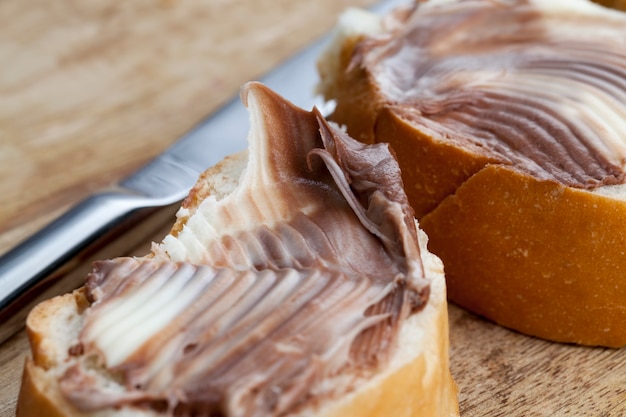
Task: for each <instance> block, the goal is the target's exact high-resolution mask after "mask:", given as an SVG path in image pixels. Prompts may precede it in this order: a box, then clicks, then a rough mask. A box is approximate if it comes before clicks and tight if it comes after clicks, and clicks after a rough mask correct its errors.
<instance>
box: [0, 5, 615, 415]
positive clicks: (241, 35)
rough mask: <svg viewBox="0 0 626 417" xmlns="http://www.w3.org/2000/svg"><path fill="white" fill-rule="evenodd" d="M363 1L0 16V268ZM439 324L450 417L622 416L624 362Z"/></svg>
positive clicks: (19, 359) (17, 362) (3, 12)
mask: <svg viewBox="0 0 626 417" xmlns="http://www.w3.org/2000/svg"><path fill="white" fill-rule="evenodd" d="M370 1H371V0H342V1H338V0H317V1H315V2H311V1H306V0H196V1H191V0H135V1H129V2H121V1H111V0H109V1H101V0H92V1H89V2H79V1H70V0H59V1H55V2H51V1H47V0H23V1H9V0H5V1H2V2H0V63H1V65H0V253H2V252H5V251H6V250H8V249H9V248H10V247H11V246H12V245H13V244H14V243H15V242H17V241H19V240H20V239H22V238H24V237H26V236H27V235H29V234H31V233H32V232H33V231H35V230H37V229H38V228H40V227H41V226H42V225H44V224H45V223H47V222H49V221H50V220H51V219H52V218H54V217H55V216H57V215H58V214H59V213H61V212H62V211H63V210H65V209H66V208H67V207H69V206H71V205H72V204H74V203H76V202H77V201H79V200H81V199H82V198H84V197H85V196H87V195H88V194H89V193H91V192H93V191H95V190H97V189H99V188H102V187H105V186H107V185H110V184H113V183H115V182H116V180H118V179H119V178H121V177H123V176H124V175H126V174H128V173H130V172H132V171H133V170H134V169H135V168H136V167H138V166H140V165H141V164H142V163H144V162H145V161H147V160H149V159H150V158H152V157H153V156H155V155H157V154H158V153H160V152H161V151H162V150H163V149H164V148H165V147H166V146H167V145H168V144H170V143H171V142H172V141H173V140H174V139H175V138H176V137H178V136H179V135H180V134H182V133H183V132H185V131H186V130H187V129H189V128H190V127H191V126H193V125H194V124H195V123H196V122H197V121H199V120H200V119H201V118H202V117H203V116H204V115H206V114H209V113H210V112H212V111H213V110H215V109H216V108H217V107H218V105H219V104H220V103H222V102H224V101H225V100H227V99H228V98H230V97H231V96H232V95H233V94H234V93H236V92H237V91H238V88H239V86H240V85H241V84H242V83H244V82H245V81H247V80H250V79H254V78H256V77H258V76H259V75H260V74H262V73H263V72H265V71H266V70H268V69H270V68H271V67H273V66H274V65H276V64H277V63H278V62H279V61H280V60H282V59H283V58H285V57H287V56H288V55H290V54H291V53H293V52H294V51H296V50H297V49H298V48H300V47H301V46H303V45H304V44H306V43H307V42H308V41H310V40H312V39H314V38H315V37H317V36H318V35H320V34H321V33H323V32H325V31H327V30H328V29H330V28H331V27H332V26H333V25H334V23H335V19H336V15H337V13H339V11H341V10H343V9H344V8H345V7H347V6H349V5H360V6H362V5H366V4H368V3H370ZM137 250H138V251H139V252H141V250H145V249H141V248H140V249H137ZM449 312H450V342H451V362H452V364H451V366H452V373H453V375H454V377H455V379H456V381H457V384H458V387H459V400H460V408H461V415H463V416H557V415H562V416H566V415H567V416H571V415H577V416H580V415H584V416H622V415H626V350H625V349H621V350H611V349H601V348H586V347H577V346H566V345H560V344H553V343H548V342H544V341H541V340H537V339H534V338H530V337H526V336H523V335H519V334H516V333H514V332H511V331H508V330H505V329H502V328H500V327H498V326H495V325H493V324H491V323H488V322H485V321H483V320H481V319H480V318H477V317H475V316H473V315H471V314H469V313H467V312H465V311H463V310H461V309H459V308H457V307H455V306H450V309H449ZM27 354H28V349H27V342H26V337H25V335H24V333H23V332H22V333H20V334H18V335H16V336H15V337H14V338H12V339H11V340H9V341H8V342H7V343H5V344H3V345H2V346H0V417H6V416H12V415H14V412H15V401H16V399H17V393H18V390H19V383H20V375H21V369H22V364H23V361H24V358H25V357H26V355H27Z"/></svg>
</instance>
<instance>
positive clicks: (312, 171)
mask: <svg viewBox="0 0 626 417" xmlns="http://www.w3.org/2000/svg"><path fill="white" fill-rule="evenodd" d="M242 98H243V101H244V103H246V105H247V106H248V107H249V110H250V114H251V120H252V127H251V135H250V149H249V151H248V152H244V153H241V154H238V155H234V156H232V157H229V158H226V159H225V160H224V161H222V162H221V163H220V164H218V165H217V166H215V167H213V168H211V169H209V170H207V171H206V172H205V173H204V174H203V175H202V176H201V177H200V178H199V180H198V183H197V184H196V186H195V187H194V189H193V190H192V191H191V193H190V194H189V197H188V198H187V199H186V200H185V201H184V202H183V205H182V207H181V209H180V211H179V213H178V215H177V216H178V219H177V222H176V224H175V225H174V226H173V228H172V231H171V233H170V234H169V235H168V236H167V237H166V238H165V239H164V240H163V242H161V243H159V244H154V245H153V251H152V253H150V254H149V255H147V256H146V257H143V258H119V259H114V260H109V261H102V262H98V263H97V264H96V265H95V268H94V272H93V273H92V274H91V275H90V276H89V278H88V281H87V284H86V286H85V287H84V288H81V289H79V290H77V291H75V292H74V293H72V294H66V295H63V296H60V297H56V298H54V299H51V300H49V301H46V302H44V303H42V304H40V305H39V306H37V307H36V308H35V309H34V310H33V311H32V312H31V314H30V315H29V317H28V321H27V332H28V335H29V339H30V343H31V350H32V358H29V359H28V360H27V361H26V365H25V368H24V377H23V381H22V387H21V392H20V397H19V400H18V413H17V414H18V416H94V417H95V416H116V417H117V416H159V415H176V416H179V415H180V416H191V415H194V416H207V417H217V416H319V417H322V416H324V417H330V416H372V417H374V416H386V415H389V416H392V415H393V416H407V417H409V416H411V417H418V416H456V415H458V402H457V398H456V386H455V384H454V381H453V380H452V377H451V375H450V371H449V366H448V322H447V305H446V289H445V278H444V275H443V266H442V264H441V261H440V260H439V259H438V258H437V257H436V256H434V255H432V254H431V253H429V252H428V250H427V249H426V242H427V238H426V235H425V234H424V233H423V232H422V231H421V230H419V228H418V226H417V224H416V223H415V221H414V219H413V214H412V212H411V209H410V206H409V205H408V203H407V201H406V196H405V195H404V192H403V191H402V184H401V182H400V176H399V169H398V167H397V164H396V163H395V160H394V159H393V157H392V155H391V154H390V153H389V150H388V148H387V147H386V146H382V147H381V146H363V145H361V144H359V143H358V142H356V141H353V140H352V139H350V138H349V137H347V135H346V134H345V133H343V132H342V131H340V130H338V129H337V128H335V127H333V126H331V125H329V124H328V123H327V122H326V121H325V120H324V119H323V118H322V117H321V115H320V114H319V113H318V112H317V111H315V110H314V111H313V112H306V111H304V110H301V109H297V108H295V107H294V106H293V105H291V104H290V103H288V102H286V101H285V100H284V99H282V98H281V97H279V96H277V95H276V94H275V93H273V92H271V91H270V90H268V89H267V88H266V87H264V86H263V85H261V84H258V83H251V84H248V85H246V86H245V87H244V88H243V90H242Z"/></svg>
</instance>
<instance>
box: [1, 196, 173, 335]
mask: <svg viewBox="0 0 626 417" xmlns="http://www.w3.org/2000/svg"><path fill="white" fill-rule="evenodd" d="M177 205H178V204H167V206H166V207H160V204H159V202H158V201H154V199H150V198H146V197H142V196H140V195H136V194H129V193H126V192H124V191H123V190H121V191H109V192H103V193H100V194H95V195H93V196H91V197H89V198H87V199H86V200H84V201H83V202H81V203H80V204H78V205H77V206H75V207H74V208H72V209H71V210H70V211H68V212H66V213H65V214H63V215H62V216H61V217H59V218H57V219H56V220H54V221H53V222H52V223H50V224H49V225H48V226H46V227H45V228H43V229H42V230H40V231H39V232H38V233H36V234H34V235H33V236H31V237H30V238H28V239H26V240H25V241H24V242H22V243H21V244H19V245H18V246H16V247H15V248H13V249H12V250H10V251H9V252H7V253H6V254H5V255H3V256H2V257H1V258H0V343H2V342H4V341H5V340H6V339H8V338H9V337H11V336H12V335H13V334H14V333H16V332H17V331H19V330H20V329H21V328H22V327H23V325H24V319H25V318H26V316H27V314H28V312H29V311H30V309H31V308H32V307H33V306H34V305H36V304H37V303H38V302H40V301H42V300H44V299H46V298H50V297H52V296H54V295H58V294H62V293H65V292H69V291H72V290H73V289H75V288H77V287H79V286H81V285H82V284H83V282H84V278H85V275H86V273H87V272H88V271H89V270H90V268H91V266H90V265H89V263H90V262H87V264H88V265H85V268H78V269H76V266H78V265H81V264H84V263H85V262H86V261H89V260H92V259H95V257H96V256H98V257H99V256H103V257H107V254H108V253H110V254H112V256H115V255H119V254H120V253H124V251H128V250H130V249H132V248H133V247H134V246H137V245H138V244H140V242H142V239H145V234H146V232H153V231H154V227H156V225H155V224H154V223H158V222H159V221H160V220H162V222H161V223H162V224H165V222H168V223H170V224H171V217H172V215H173V213H174V210H175V207H176V206H177ZM167 208H169V210H167ZM164 211H165V212H167V214H164V213H163V212H164ZM157 212H158V214H159V215H158V216H156V218H155V214H157ZM165 216H167V219H163V217H165ZM151 218H153V219H152V220H153V221H148V220H149V219H151ZM141 219H144V220H143V223H146V222H147V223H148V225H144V229H145V230H144V231H143V232H141V233H136V231H135V229H134V224H136V223H137V222H140V221H142V220H141ZM159 219H160V220H159ZM131 226H133V233H129V234H127V235H126V236H125V234H124V232H125V231H127V230H128V229H129V228H130V227H131ZM130 235H132V236H130ZM133 245H134V246H133ZM113 248H115V250H113ZM70 271H71V273H70Z"/></svg>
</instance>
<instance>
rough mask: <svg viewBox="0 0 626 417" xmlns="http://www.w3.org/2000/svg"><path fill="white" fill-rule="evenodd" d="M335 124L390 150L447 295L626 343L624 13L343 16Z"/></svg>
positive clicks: (442, 9)
mask: <svg viewBox="0 0 626 417" xmlns="http://www.w3.org/2000/svg"><path fill="white" fill-rule="evenodd" d="M337 33H338V35H337V37H336V40H335V42H333V43H332V45H331V47H329V49H328V51H327V52H326V53H325V54H324V55H322V57H321V58H320V62H319V69H320V74H321V78H322V80H321V83H320V90H321V91H322V92H323V94H324V95H325V97H326V98H327V99H328V100H334V101H335V102H336V110H335V111H334V113H333V115H332V116H331V119H332V120H334V121H336V122H337V123H339V124H342V125H345V126H346V127H347V131H348V133H349V134H350V135H352V136H353V137H355V138H356V139H358V140H360V141H362V142H365V143H380V142H386V143H390V144H391V146H392V148H393V149H394V150H395V151H396V153H397V155H398V163H399V164H400V167H401V169H402V177H403V180H404V184H405V187H406V191H407V195H408V197H409V201H410V202H411V204H412V206H413V208H414V209H415V211H416V216H417V218H418V219H419V221H420V225H421V227H423V229H424V230H425V232H426V233H427V234H428V236H429V239H430V243H429V248H430V249H431V250H432V251H433V252H434V253H435V254H436V255H438V256H439V257H440V258H441V259H442V261H443V263H444V265H445V268H446V279H447V284H448V295H449V299H450V300H451V301H453V302H454V303H456V304H458V305H460V306H463V307H465V308H467V309H469V310H471V311H473V312H475V313H477V314H479V315H482V316H484V317H487V318H489V319H491V320H493V321H495V322H497V323H500V324H501V325H504V326H506V327H509V328H512V329H515V330H518V331H520V332H523V333H526V334H529V335H534V336H539V337H541V338H545V339H549V340H553V341H560V342H571V343H578V344H586V345H603V346H611V347H620V346H624V345H626V326H624V323H626V308H624V307H625V306H626V279H625V276H626V245H625V242H626V226H625V225H626V201H625V200H626V188H625V185H624V180H625V174H624V165H625V161H626V41H625V39H626V14H624V13H622V12H618V11H615V10H610V9H606V8H603V7H601V6H598V5H595V4H593V3H591V2H588V1H586V0H575V1H569V0H568V1H564V0H530V1H520V0H514V1H506V2H505V1H502V2H499V1H488V0H475V1H429V2H425V3H421V4H419V5H416V6H414V7H412V8H410V7H409V8H404V9H398V10H396V11H394V12H393V13H391V14H390V15H388V16H386V17H385V18H384V19H382V20H378V19H376V18H374V17H372V16H368V15H367V14H366V12H361V11H352V12H350V13H347V14H346V15H344V16H343V17H342V19H341V22H340V24H339V28H338V30H337Z"/></svg>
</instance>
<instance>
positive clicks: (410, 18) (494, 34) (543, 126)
mask: <svg viewBox="0 0 626 417" xmlns="http://www.w3.org/2000/svg"><path fill="white" fill-rule="evenodd" d="M394 19H396V21H394V22H392V23H391V24H390V27H392V30H390V31H388V32H385V33H384V34H383V35H382V36H378V37H376V36H374V37H372V38H369V39H367V40H365V41H363V42H362V43H361V45H360V46H359V49H358V53H357V54H356V55H355V57H354V58H353V62H352V64H351V66H352V68H361V69H363V70H364V71H366V72H368V73H369V76H370V77H371V78H372V83H374V84H375V85H377V86H378V87H379V91H380V94H381V95H383V96H384V101H385V102H386V104H385V105H387V106H389V107H390V108H392V109H393V111H394V112H395V113H396V114H398V115H401V117H403V118H405V119H406V120H409V121H410V122H411V123H412V124H414V125H415V126H416V127H417V128H418V129H420V130H422V131H424V132H428V133H431V134H433V136H436V137H443V138H446V140H450V141H452V142H453V143H454V142H455V141H459V142H460V143H462V144H463V146H466V147H468V148H470V149H473V150H475V151H477V152H479V153H484V154H486V155H488V156H489V157H491V158H496V159H497V160H499V161H501V162H502V163H504V164H510V165H514V166H516V167H518V168H520V169H523V170H524V171H526V172H528V173H531V174H532V175H535V176H537V177H538V178H541V179H548V180H554V181H558V182H561V183H563V184H565V185H568V186H572V187H578V188H586V189H592V188H595V187H598V186H602V185H607V184H618V183H623V182H624V178H625V176H624V163H625V159H626V144H625V143H626V14H624V13H622V12H617V11H612V10H608V9H604V8H602V7H600V6H596V5H593V4H592V3H588V2H586V1H580V0H578V1H565V0H554V1H542V0H533V1H531V0H511V1H505V0H502V1H493V0H470V1H453V2H450V1H431V2H426V3H423V4H420V5H419V6H416V8H415V9H414V10H413V11H411V12H409V13H405V14H401V13H397V14H396V15H395V17H394Z"/></svg>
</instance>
